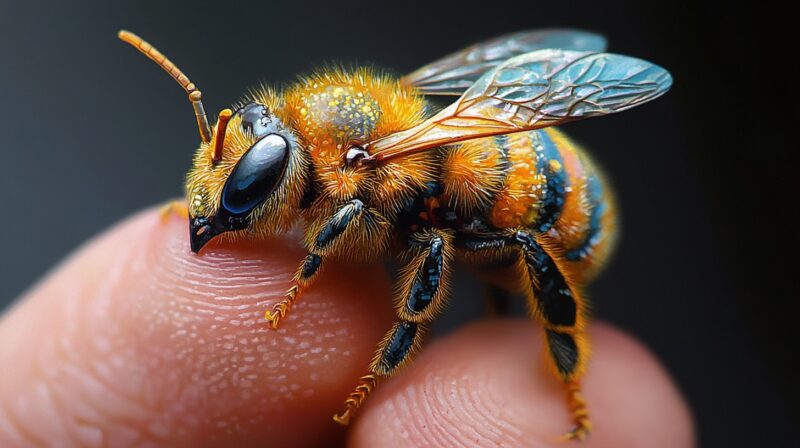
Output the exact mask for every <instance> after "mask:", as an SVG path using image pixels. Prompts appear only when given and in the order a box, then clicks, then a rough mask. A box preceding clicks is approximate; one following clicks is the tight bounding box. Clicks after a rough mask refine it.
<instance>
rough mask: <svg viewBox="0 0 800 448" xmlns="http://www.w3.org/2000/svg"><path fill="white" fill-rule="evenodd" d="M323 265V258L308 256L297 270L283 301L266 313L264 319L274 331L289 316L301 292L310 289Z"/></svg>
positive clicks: (313, 255)
mask: <svg viewBox="0 0 800 448" xmlns="http://www.w3.org/2000/svg"><path fill="white" fill-rule="evenodd" d="M321 264H322V257H320V256H319V255H315V254H308V255H306V257H305V258H304V259H303V263H302V264H301V265H300V267H299V268H298V269H297V273H295V275H294V278H293V279H292V286H291V288H289V290H288V291H286V294H285V295H284V297H283V300H281V301H280V302H278V303H276V304H275V305H274V306H273V307H272V309H271V310H267V311H266V313H264V317H265V318H266V319H267V321H269V323H270V325H271V326H272V328H273V329H277V328H278V324H279V323H280V321H281V320H282V319H283V318H285V317H286V315H287V314H289V310H291V308H292V305H294V302H295V300H297V297H298V296H299V295H300V292H301V291H302V290H303V289H305V288H306V287H308V286H309V285H310V284H311V282H312V281H313V280H314V278H316V276H317V274H318V273H319V268H320V265H321Z"/></svg>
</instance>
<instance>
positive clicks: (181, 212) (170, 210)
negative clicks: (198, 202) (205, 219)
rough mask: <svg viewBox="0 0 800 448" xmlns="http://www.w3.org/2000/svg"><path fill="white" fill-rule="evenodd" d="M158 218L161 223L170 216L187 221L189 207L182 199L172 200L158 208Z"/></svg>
mask: <svg viewBox="0 0 800 448" xmlns="http://www.w3.org/2000/svg"><path fill="white" fill-rule="evenodd" d="M158 216H159V218H161V221H162V222H166V221H167V220H168V219H169V218H170V217H172V216H178V217H180V218H184V219H189V206H188V205H186V201H185V200H183V199H173V200H171V201H169V202H167V203H165V204H163V205H161V207H159V209H158Z"/></svg>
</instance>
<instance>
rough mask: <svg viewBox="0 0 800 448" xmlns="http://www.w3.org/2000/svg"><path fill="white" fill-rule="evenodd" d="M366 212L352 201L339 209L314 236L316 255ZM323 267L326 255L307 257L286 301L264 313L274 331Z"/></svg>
mask: <svg viewBox="0 0 800 448" xmlns="http://www.w3.org/2000/svg"><path fill="white" fill-rule="evenodd" d="M363 211H364V203H363V202H361V201H360V200H358V199H353V200H351V201H348V202H346V203H345V204H343V205H342V206H341V207H339V208H338V209H337V210H336V211H335V212H334V213H333V215H331V217H330V218H329V219H328V220H327V221H325V224H324V225H323V226H322V227H321V228H320V229H319V231H318V232H317V234H316V235H315V236H314V238H313V243H312V245H311V247H312V248H313V250H314V252H319V253H323V252H324V251H325V249H327V248H328V247H329V246H330V245H331V244H332V243H333V242H334V241H335V240H336V239H337V238H338V237H339V236H340V235H341V234H342V232H344V231H345V229H347V226H348V225H349V224H350V223H352V222H353V221H354V219H355V218H356V217H358V216H359V215H361V213H362V212H363ZM321 265H322V255H320V254H317V253H309V254H308V255H306V257H305V258H304V259H303V262H302V263H301V264H300V267H299V268H298V269H297V272H296V273H295V275H294V278H293V279H292V286H291V287H290V288H289V290H288V291H286V294H285V295H284V297H283V300H281V301H280V302H278V303H276V304H275V305H274V306H273V307H272V309H271V310H267V312H266V313H265V314H264V317H265V318H266V319H267V321H269V323H270V325H271V326H272V328H278V325H279V324H280V321H281V320H283V319H284V318H285V317H286V315H287V314H289V311H290V310H291V308H292V306H293V305H294V303H295V301H296V300H297V298H298V297H299V296H300V293H301V292H302V290H303V289H305V288H306V287H308V286H310V285H311V283H312V282H313V280H314V279H315V278H316V276H317V274H318V273H319V270H320V267H321Z"/></svg>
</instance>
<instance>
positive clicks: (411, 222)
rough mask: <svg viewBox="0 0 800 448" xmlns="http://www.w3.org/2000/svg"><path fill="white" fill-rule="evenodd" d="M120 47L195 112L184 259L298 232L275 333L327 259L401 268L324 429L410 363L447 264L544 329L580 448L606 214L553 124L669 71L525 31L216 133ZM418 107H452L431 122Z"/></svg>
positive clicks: (339, 74)
mask: <svg viewBox="0 0 800 448" xmlns="http://www.w3.org/2000/svg"><path fill="white" fill-rule="evenodd" d="M119 37H120V38H121V39H122V40H123V41H125V42H127V43H129V44H131V45H133V46H134V47H136V48H137V49H138V50H139V51H141V52H142V53H143V54H145V55H146V56H147V57H149V58H150V59H152V60H153V61H155V62H156V63H157V64H159V65H160V66H161V67H162V68H163V69H164V70H166V71H167V72H168V73H169V74H170V75H171V76H172V77H173V78H174V79H175V80H176V81H177V82H178V83H179V84H180V85H181V86H182V87H183V88H184V90H185V91H186V92H187V94H188V95H189V100H190V102H191V104H192V106H193V108H194V112H195V118H196V121H197V126H198V129H199V132H200V145H199V147H198V148H197V150H196V153H195V156H194V160H193V166H192V168H191V170H190V171H189V174H188V176H187V180H186V199H187V202H188V204H184V205H183V208H184V212H185V213H186V214H188V218H189V229H190V232H189V237H190V242H191V250H192V251H193V252H196V253H199V252H200V251H201V249H202V248H203V246H205V245H206V244H207V243H208V242H209V241H211V240H212V239H215V238H223V239H228V240H232V239H237V238H249V239H254V238H255V239H258V238H264V237H267V236H270V235H273V234H276V233H281V232H285V231H287V230H289V229H290V228H291V227H292V226H294V225H295V224H296V223H298V222H300V223H302V227H303V243H304V246H305V248H306V249H307V255H306V256H305V258H304V259H303V260H301V261H300V263H299V267H298V269H297V272H296V274H295V276H294V278H293V281H292V284H291V286H290V287H289V288H288V291H287V292H286V294H285V296H284V297H283V298H282V300H280V301H279V302H278V303H276V304H275V305H274V307H272V308H271V309H269V310H266V313H265V316H266V320H267V321H268V322H269V325H270V326H271V327H272V328H277V327H278V326H279V325H290V324H291V322H286V318H287V316H288V315H289V313H290V311H291V309H292V306H293V305H294V304H295V303H296V302H297V301H298V300H300V297H301V295H302V293H303V291H305V290H307V289H308V288H309V287H311V285H312V283H313V282H314V281H315V280H316V279H317V278H318V277H319V276H320V275H321V272H323V271H324V266H325V264H326V263H327V262H328V260H334V259H336V260H345V261H347V262H353V263H369V262H374V261H376V260H381V259H384V258H387V257H395V258H396V259H397V260H399V261H400V263H401V266H402V268H401V269H400V272H399V274H398V282H397V287H396V290H395V309H396V313H397V321H396V322H395V323H394V325H393V326H392V327H391V328H390V329H389V331H388V333H386V336H385V337H384V338H383V340H381V341H380V342H379V343H378V346H377V349H376V352H375V356H374V359H373V360H372V362H371V364H370V365H369V366H368V367H367V370H366V373H365V375H364V376H362V377H361V378H360V379H359V380H358V382H357V384H356V385H355V387H354V389H353V392H352V393H351V394H350V395H349V396H348V397H347V398H346V400H345V401H344V409H343V411H342V412H341V413H339V414H336V415H334V417H333V418H334V420H335V421H336V422H338V423H340V424H343V425H347V424H348V423H349V421H350V420H351V418H352V417H353V415H354V414H355V413H356V411H357V410H358V409H359V408H360V407H361V406H362V405H363V403H364V401H365V399H366V398H367V396H368V395H369V394H370V393H371V392H372V391H373V390H374V389H375V387H376V385H377V384H378V382H379V381H380V380H383V379H386V378H388V377H391V376H392V375H394V374H395V373H396V372H398V371H399V370H400V369H401V368H402V367H403V366H405V365H407V364H408V363H409V362H410V361H411V359H412V357H413V355H414V354H415V352H417V351H418V349H419V348H420V345H421V342H422V340H423V337H424V334H425V328H426V326H427V324H429V323H430V322H431V321H432V320H433V319H434V318H436V317H437V316H438V315H439V314H440V313H441V312H442V310H443V309H444V307H445V304H446V303H447V300H448V295H449V294H448V292H449V284H450V279H451V275H452V272H453V269H454V265H455V264H456V263H460V264H462V265H465V266H468V267H471V268H473V269H474V270H475V271H476V272H477V274H478V275H479V276H481V277H482V278H483V279H485V280H486V282H487V283H488V284H490V285H493V287H494V288H495V289H496V290H499V291H505V292H511V293H521V294H522V295H523V296H524V297H525V298H526V300H527V304H528V309H529V313H530V316H531V317H532V318H534V319H536V320H537V321H539V322H541V324H542V326H543V328H544V332H545V340H546V347H547V350H546V351H547V352H548V354H549V356H546V359H547V361H546V362H547V363H548V365H549V366H550V367H551V369H552V371H553V372H554V374H555V375H557V377H558V378H560V379H561V380H562V381H563V383H564V384H565V389H566V395H567V404H568V406H569V408H570V410H571V413H572V417H573V423H574V429H572V430H571V431H569V432H568V433H567V435H566V436H567V437H568V438H575V439H583V438H584V437H586V436H587V435H588V433H589V432H590V430H591V427H592V426H591V423H590V420H589V413H588V410H587V404H586V402H585V400H584V399H583V398H582V396H581V386H580V378H581V376H582V375H583V373H584V371H585V367H586V363H587V359H588V357H589V352H590V348H589V340H588V337H587V335H586V326H587V320H588V304H587V300H586V298H585V296H584V294H583V292H582V290H583V287H584V285H586V284H587V282H588V281H590V280H591V279H592V278H593V277H594V276H595V275H596V273H597V271H598V270H599V268H600V267H601V266H602V265H603V263H604V262H605V261H606V259H607V258H608V256H609V253H610V251H611V248H612V246H613V242H614V240H615V235H616V231H615V229H616V213H615V205H614V204H615V203H614V199H613V196H612V193H611V191H610V189H609V187H608V185H607V183H606V182H605V180H604V177H603V174H602V173H601V172H600V171H599V169H598V168H597V166H596V165H595V164H594V163H593V161H592V159H591V157H590V156H589V154H587V153H586V152H585V151H584V150H583V149H581V148H580V147H579V146H578V145H576V144H575V143H574V142H572V141H571V140H570V139H569V138H567V137H566V136H565V135H564V134H562V133H561V132H560V131H558V130H556V129H555V128H554V127H553V126H555V125H561V124H565V123H568V122H571V121H574V120H579V119H583V118H588V117H595V116H600V115H606V114H611V113H616V112H621V111H624V110H627V109H630V108H632V107H635V106H638V105H640V104H643V103H645V102H648V101H650V100H653V99H655V98H657V97H659V96H661V95H662V94H664V93H665V92H666V91H667V90H668V89H669V88H670V86H671V84H672V78H671V76H670V74H669V73H668V72H667V71H666V70H665V69H663V68H661V67H659V66H657V65H654V64H652V63H649V62H646V61H643V60H640V59H636V58H632V57H628V56H622V55H617V54H611V53H605V52H604V51H605V39H604V38H603V37H602V36H599V35H596V34H593V33H588V32H583V31H578V30H568V29H552V30H539V31H524V32H519V33H514V34H509V35H506V36H502V37H499V38H496V39H493V40H489V41H487V42H483V43H479V44H476V45H473V46H470V47H468V48H466V49H464V50H462V51H459V52H457V53H454V54H451V55H449V56H446V57H444V58H443V59H441V60H439V61H436V62H433V63H431V64H429V65H426V66H424V67H422V68H420V69H419V70H417V71H415V72H413V73H411V74H409V75H407V76H405V77H402V78H396V77H393V76H390V75H388V74H385V73H381V72H378V71H376V70H373V69H370V68H357V69H351V70H347V69H341V68H334V69H325V70H321V71H317V72H315V73H313V74H311V75H308V76H305V77H303V78H300V79H299V80H298V81H296V82H295V83H293V84H292V85H290V86H288V87H286V88H284V89H282V90H275V89H271V88H266V87H262V88H259V89H257V90H254V91H253V92H252V93H250V94H248V95H247V96H246V97H245V98H244V99H243V100H242V101H241V102H240V103H238V104H236V105H235V106H233V107H232V108H230V109H224V110H222V111H221V112H220V113H219V115H218V117H217V121H216V123H215V125H214V127H213V130H212V128H211V126H210V124H209V121H208V118H207V116H206V113H205V110H204V108H203V104H202V95H201V92H200V90H198V89H197V87H196V86H195V85H194V84H193V83H192V82H191V81H190V80H189V79H188V78H187V77H186V76H185V75H184V74H183V72H181V71H180V70H179V69H178V68H177V67H176V66H175V65H174V64H173V63H172V62H170V61H169V60H168V59H167V58H165V57H164V56H163V55H162V54H161V53H160V52H159V51H158V50H156V49H155V48H154V47H153V46H151V45H150V44H148V43H147V42H145V41H143V40H142V39H141V38H139V37H137V36H136V35H134V34H131V33H129V32H127V31H121V32H120V33H119ZM429 95H440V96H456V97H458V98H457V99H456V100H455V102H453V103H452V104H450V105H449V106H447V107H444V108H442V109H440V110H438V111H437V110H435V108H434V107H433V106H432V104H431V103H430V102H429V101H428V100H427V96H429ZM178 208H180V207H178ZM498 303H499V302H498Z"/></svg>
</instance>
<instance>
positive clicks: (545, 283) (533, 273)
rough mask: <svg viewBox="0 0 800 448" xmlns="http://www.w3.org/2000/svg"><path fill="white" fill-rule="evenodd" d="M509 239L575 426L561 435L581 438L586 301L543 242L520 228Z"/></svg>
mask: <svg viewBox="0 0 800 448" xmlns="http://www.w3.org/2000/svg"><path fill="white" fill-rule="evenodd" d="M513 238H514V240H515V241H516V243H517V244H519V246H520V247H521V256H520V259H519V264H518V270H519V272H520V275H521V276H522V277H523V278H525V279H527V280H528V281H529V282H530V288H528V289H527V291H526V292H527V294H526V295H527V297H528V302H529V309H530V312H531V315H532V316H534V317H535V318H537V319H538V320H539V321H540V322H542V325H544V328H545V335H546V342H547V349H548V352H549V354H550V356H549V359H550V365H551V367H552V370H553V371H554V372H555V374H556V375H557V376H558V377H559V378H560V379H561V380H562V381H563V382H564V385H565V387H566V391H567V404H568V406H569V408H570V411H571V412H572V420H573V422H574V423H575V427H574V428H573V429H572V430H571V431H570V432H568V433H567V434H566V435H565V438H567V439H578V440H583V439H585V438H586V437H587V436H588V435H589V433H590V432H591V429H592V424H591V421H590V420H589V411H588V409H587V405H586V400H585V399H584V398H583V395H582V394H581V386H580V377H581V375H582V374H583V371H584V370H585V366H586V362H587V360H588V357H589V341H588V337H587V336H586V333H585V329H584V327H585V314H586V302H585V301H584V299H583V298H582V296H581V295H580V292H579V289H578V287H577V285H576V284H575V283H574V282H572V281H571V280H570V279H569V277H568V276H565V275H564V273H563V271H562V270H561V269H560V268H559V266H558V263H557V262H556V261H555V260H554V258H553V257H552V256H551V255H550V252H548V250H547V247H545V246H544V245H543V243H541V242H540V241H538V240H537V239H536V238H535V237H534V236H533V235H531V234H530V233H528V232H527V231H524V230H519V231H517V232H516V233H515V234H514V236H513Z"/></svg>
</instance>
